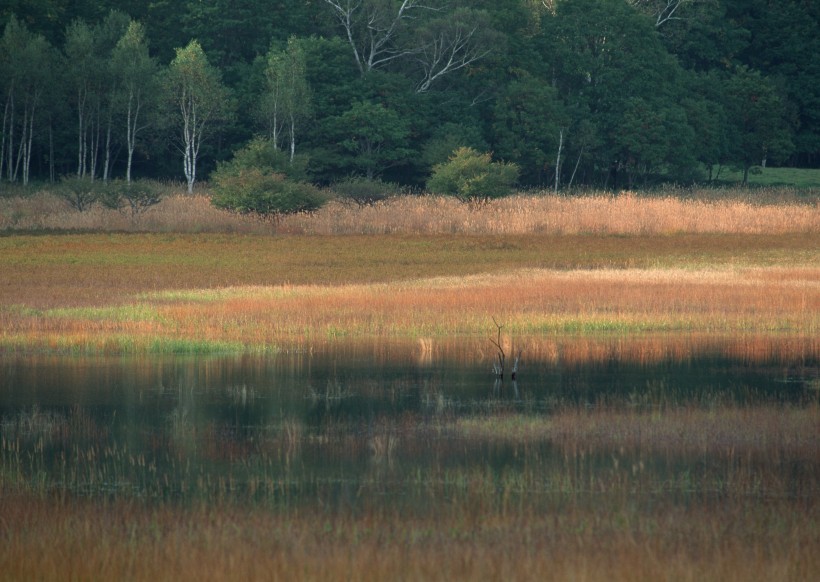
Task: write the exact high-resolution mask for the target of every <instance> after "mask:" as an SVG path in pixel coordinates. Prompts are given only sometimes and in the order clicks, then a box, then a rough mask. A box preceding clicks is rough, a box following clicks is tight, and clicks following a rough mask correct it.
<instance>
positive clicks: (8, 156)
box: [0, 18, 54, 184]
mask: <svg viewBox="0 0 820 582" xmlns="http://www.w3.org/2000/svg"><path fill="white" fill-rule="evenodd" d="M53 62H54V55H53V51H52V48H51V46H50V45H49V44H48V42H47V41H46V40H45V38H44V37H43V36H42V35H39V34H33V33H31V32H29V31H28V29H27V28H26V27H25V26H24V25H22V24H21V23H20V22H19V21H18V20H17V19H16V18H12V19H11V20H9V22H8V24H7V25H6V28H5V31H4V33H3V37H2V39H0V75H1V76H2V77H3V81H2V83H3V84H2V85H0V86H2V88H3V89H4V93H5V103H4V107H3V124H2V128H1V131H0V137H2V141H1V142H0V180H2V179H3V168H4V166H5V170H6V179H8V180H9V181H11V182H14V181H16V180H17V179H18V178H19V179H21V180H22V182H23V184H28V181H29V176H30V172H31V158H32V151H33V148H34V134H35V130H36V129H37V126H36V124H35V122H36V120H37V119H38V114H39V109H40V106H41V104H42V101H43V96H44V94H45V92H46V91H47V88H48V85H49V82H50V81H51V80H52V79H51V75H52V72H53Z"/></svg>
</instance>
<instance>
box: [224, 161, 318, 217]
mask: <svg viewBox="0 0 820 582" xmlns="http://www.w3.org/2000/svg"><path fill="white" fill-rule="evenodd" d="M325 200H326V197H325V195H324V194H323V193H322V192H321V191H320V190H319V189H318V188H316V187H315V186H313V185H312V184H308V183H306V182H294V181H292V180H288V179H287V178H286V177H285V176H283V175H282V174H275V173H266V172H263V171H262V170H260V169H258V168H247V169H241V170H239V171H238V172H219V171H217V173H216V175H215V176H214V194H213V197H212V198H211V202H212V203H213V205H214V206H216V207H217V208H224V209H226V210H232V211H234V212H239V213H241V214H259V215H265V216H279V215H282V214H292V213H295V212H305V211H310V210H316V209H317V208H319V207H321V206H322V204H324V202H325Z"/></svg>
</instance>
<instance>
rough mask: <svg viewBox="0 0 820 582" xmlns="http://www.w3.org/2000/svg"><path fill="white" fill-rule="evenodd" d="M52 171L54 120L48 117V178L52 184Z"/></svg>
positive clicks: (53, 178)
mask: <svg viewBox="0 0 820 582" xmlns="http://www.w3.org/2000/svg"><path fill="white" fill-rule="evenodd" d="M54 174H55V172H54V120H53V119H52V118H51V117H50V116H49V119H48V179H49V182H51V183H52V184H53V183H54V181H55V175H54Z"/></svg>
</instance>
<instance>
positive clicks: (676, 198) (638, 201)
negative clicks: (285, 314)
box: [0, 187, 820, 235]
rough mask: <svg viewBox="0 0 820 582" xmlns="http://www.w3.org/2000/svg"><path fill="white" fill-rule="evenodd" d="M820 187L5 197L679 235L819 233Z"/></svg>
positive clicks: (266, 229)
mask: <svg viewBox="0 0 820 582" xmlns="http://www.w3.org/2000/svg"><path fill="white" fill-rule="evenodd" d="M817 204H818V194H817V192H816V191H812V190H809V191H805V190H794V189H789V188H777V187H771V188H768V189H766V188H757V189H755V190H741V189H676V188H665V189H661V190H657V191H652V192H649V193H646V194H638V193H634V192H621V193H618V194H608V193H602V192H583V193H579V194H575V195H571V196H556V195H554V194H552V193H549V192H542V193H539V192H536V193H522V194H518V195H515V196H510V197H506V198H502V199H498V200H493V201H490V202H488V203H487V204H483V205H481V206H478V207H476V206H470V205H468V204H465V203H463V202H460V201H458V200H457V199H454V198H447V197H440V196H396V197H391V198H388V199H386V200H381V201H378V202H376V203H374V204H371V205H367V206H361V205H358V204H355V203H352V202H346V201H332V202H331V203H329V204H327V205H326V206H324V207H323V208H321V209H319V210H318V211H316V212H311V213H298V214H294V215H290V216H285V217H282V219H281V220H278V221H275V222H274V221H269V220H261V219H255V218H253V217H248V216H244V215H237V214H232V213H230V212H226V211H223V210H219V209H217V208H215V207H214V206H212V205H211V202H210V196H209V195H208V194H207V192H202V193H199V194H196V195H187V194H181V193H173V192H172V193H168V194H166V196H165V197H164V199H163V200H162V201H161V202H160V203H159V204H157V205H156V206H153V207H151V208H149V209H146V211H145V212H143V213H140V214H139V215H128V214H127V213H121V212H118V211H116V210H110V209H106V208H104V207H102V206H94V207H92V208H91V209H89V210H86V211H84V212H78V211H76V210H72V209H70V208H69V207H67V206H66V204H65V201H63V200H60V199H59V198H57V197H54V196H53V195H51V194H49V193H47V192H44V193H41V194H36V195H27V196H12V197H0V231H2V230H9V231H14V232H25V231H43V230H46V231H49V230H61V231H117V232H122V231H131V232H186V233H197V232H207V233H244V234H273V233H280V234H281V233H292V234H321V235H353V234H359V235H361V234H424V235H434V234H472V235H522V234H579V233H596V234H622V235H623V234H630V235H636V234H670V233H734V234H739V233H745V234H760V233H769V234H783V233H794V232H818V230H820V216H818V211H817V209H818V206H817Z"/></svg>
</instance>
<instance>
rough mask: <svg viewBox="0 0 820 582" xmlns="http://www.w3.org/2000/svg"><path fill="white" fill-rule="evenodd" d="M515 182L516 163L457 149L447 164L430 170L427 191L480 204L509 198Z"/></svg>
mask: <svg viewBox="0 0 820 582" xmlns="http://www.w3.org/2000/svg"><path fill="white" fill-rule="evenodd" d="M517 180H518V166H516V165H515V164H509V163H507V164H505V163H501V162H493V161H492V159H491V156H490V154H482V153H479V152H477V151H475V150H474V149H472V148H459V149H457V150H456V151H455V152H453V155H452V156H450V159H449V161H447V162H446V163H443V164H438V165H436V166H435V167H434V168H433V175H432V176H431V177H430V179H429V180H428V181H427V188H428V189H429V190H430V191H431V192H434V193H436V194H447V195H450V196H455V197H456V198H459V199H460V200H463V201H465V202H480V201H482V200H490V199H492V198H501V197H503V196H507V195H509V194H510V193H512V190H513V187H514V186H515V182H516V181H517Z"/></svg>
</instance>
